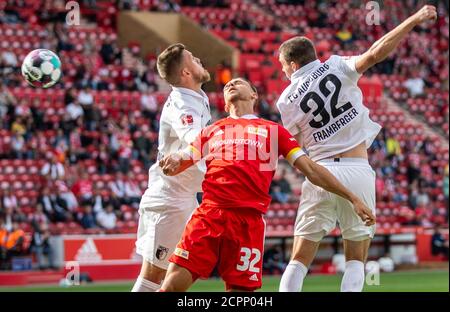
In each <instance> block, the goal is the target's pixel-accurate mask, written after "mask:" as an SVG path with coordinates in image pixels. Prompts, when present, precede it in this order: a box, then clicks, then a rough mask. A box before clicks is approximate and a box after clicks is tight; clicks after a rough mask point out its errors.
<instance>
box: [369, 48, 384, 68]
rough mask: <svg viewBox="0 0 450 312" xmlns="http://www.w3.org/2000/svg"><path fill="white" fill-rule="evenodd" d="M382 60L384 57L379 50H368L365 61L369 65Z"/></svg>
mask: <svg viewBox="0 0 450 312" xmlns="http://www.w3.org/2000/svg"><path fill="white" fill-rule="evenodd" d="M383 59H384V56H383V55H382V54H381V52H380V51H379V49H376V48H375V49H370V50H369V52H368V55H367V60H368V63H369V64H373V65H375V64H378V63H379V62H381V61H382V60H383Z"/></svg>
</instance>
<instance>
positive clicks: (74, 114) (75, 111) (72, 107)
mask: <svg viewBox="0 0 450 312" xmlns="http://www.w3.org/2000/svg"><path fill="white" fill-rule="evenodd" d="M66 112H67V113H68V114H69V117H70V121H72V123H77V121H78V120H79V119H80V118H82V117H83V115H84V110H83V107H82V106H81V105H80V103H79V102H78V100H75V101H73V102H72V103H70V104H69V105H67V107H66Z"/></svg>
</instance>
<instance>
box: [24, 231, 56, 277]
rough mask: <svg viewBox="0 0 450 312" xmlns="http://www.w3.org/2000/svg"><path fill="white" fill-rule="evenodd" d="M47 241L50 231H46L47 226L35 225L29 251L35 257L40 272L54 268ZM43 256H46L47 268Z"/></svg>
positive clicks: (51, 251)
mask: <svg viewBox="0 0 450 312" xmlns="http://www.w3.org/2000/svg"><path fill="white" fill-rule="evenodd" d="M49 240H50V231H49V230H48V227H47V225H46V224H45V223H39V224H37V226H36V228H35V230H34V232H33V237H32V239H31V245H30V251H31V253H33V254H34V255H35V256H36V260H37V262H38V267H39V269H40V270H44V269H47V268H50V269H55V268H56V267H55V260H54V252H53V248H52V247H51V245H50V242H49ZM45 256H47V263H48V265H47V266H46V265H45Z"/></svg>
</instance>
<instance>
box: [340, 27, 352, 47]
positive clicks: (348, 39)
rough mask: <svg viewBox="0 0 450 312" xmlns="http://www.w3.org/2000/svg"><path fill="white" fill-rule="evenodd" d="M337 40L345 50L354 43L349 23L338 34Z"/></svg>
mask: <svg viewBox="0 0 450 312" xmlns="http://www.w3.org/2000/svg"><path fill="white" fill-rule="evenodd" d="M336 38H337V39H338V40H339V41H340V43H341V44H342V46H343V47H344V49H345V48H346V47H347V46H348V45H349V44H351V43H352V41H353V35H352V32H351V31H350V27H349V25H348V24H347V23H346V24H344V25H343V27H342V28H341V29H340V30H339V31H338V32H337V33H336Z"/></svg>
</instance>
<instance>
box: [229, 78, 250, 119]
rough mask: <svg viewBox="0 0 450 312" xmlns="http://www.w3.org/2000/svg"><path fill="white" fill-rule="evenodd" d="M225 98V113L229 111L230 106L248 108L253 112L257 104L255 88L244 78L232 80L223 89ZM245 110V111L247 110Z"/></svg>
mask: <svg viewBox="0 0 450 312" xmlns="http://www.w3.org/2000/svg"><path fill="white" fill-rule="evenodd" d="M223 96H224V98H225V111H226V112H229V111H230V106H231V105H243V106H248V107H249V109H250V108H251V109H252V110H254V108H255V106H256V104H257V102H258V91H257V90H256V87H255V86H254V85H253V84H252V83H251V82H250V81H248V80H247V79H245V78H241V77H238V78H234V79H232V80H230V81H229V82H227V84H226V85H225V86H224V87H223ZM249 109H247V110H249Z"/></svg>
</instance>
